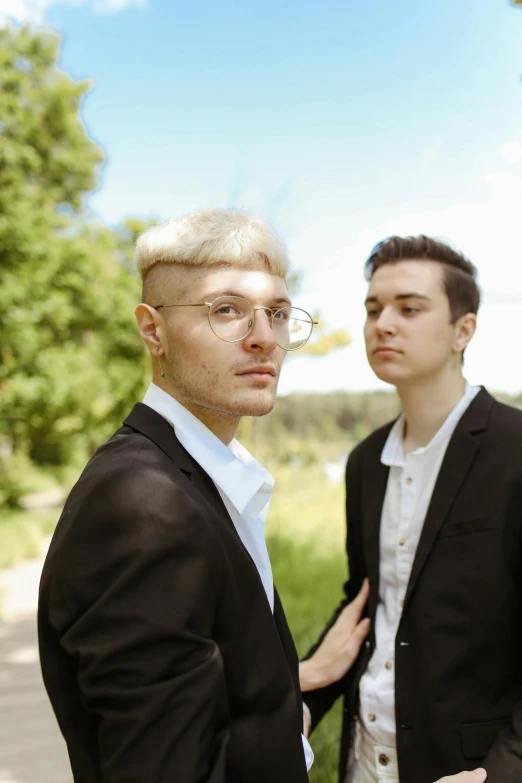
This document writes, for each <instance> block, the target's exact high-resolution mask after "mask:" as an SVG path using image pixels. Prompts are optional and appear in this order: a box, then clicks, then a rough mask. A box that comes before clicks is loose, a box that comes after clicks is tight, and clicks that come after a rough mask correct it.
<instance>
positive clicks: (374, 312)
mask: <svg viewBox="0 0 522 783" xmlns="http://www.w3.org/2000/svg"><path fill="white" fill-rule="evenodd" d="M366 315H367V316H368V318H377V316H378V315H379V311H378V310H367V311H366Z"/></svg>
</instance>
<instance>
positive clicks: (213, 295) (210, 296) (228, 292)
mask: <svg viewBox="0 0 522 783" xmlns="http://www.w3.org/2000/svg"><path fill="white" fill-rule="evenodd" d="M220 296H238V297H239V298H240V299H247V297H246V296H244V295H243V294H240V293H239V291H234V290H233V289H225V290H223V289H221V290H219V291H208V292H207V293H206V294H203V296H202V299H203V300H204V301H206V302H212V301H213V300H214V299H218V298H219V297H220ZM247 301H248V299H247ZM272 302H273V304H276V305H277V304H279V305H281V304H286V305H291V304H292V302H291V301H290V299H288V297H286V296H276V297H274V298H273V299H272Z"/></svg>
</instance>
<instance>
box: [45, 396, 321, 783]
mask: <svg viewBox="0 0 522 783" xmlns="http://www.w3.org/2000/svg"><path fill="white" fill-rule="evenodd" d="M38 630H39V644H40V658H41V665H42V672H43V677H44V682H45V685H46V688H47V691H48V694H49V697H50V699H51V702H52V705H53V708H54V710H55V713H56V717H57V719H58V723H59V725H60V728H61V730H62V732H63V735H64V737H65V739H66V742H67V746H68V750H69V756H70V760H71V766H72V770H73V775H74V780H75V783H178V782H179V783H225V782H226V783H240V782H241V783H266V781H271V783H306V781H307V780H308V777H307V774H306V766H305V761H304V754H303V748H302V742H301V726H302V706H301V702H300V694H299V684H298V671H297V667H298V661H297V654H296V651H295V647H294V644H293V642H292V638H291V635H290V632H289V630H288V626H287V623H286V620H285V616H284V613H283V609H282V607H281V603H280V601H279V598H278V596H277V593H276V596H275V610H274V614H272V612H271V610H270V606H269V604H268V601H267V598H266V594H265V591H264V589H263V585H262V582H261V580H260V577H259V574H258V572H257V569H256V567H255V565H254V563H253V561H252V560H251V558H250V556H249V555H248V553H247V551H246V550H245V548H244V547H243V544H242V543H241V540H240V538H239V536H238V535H237V533H236V530H235V528H234V525H233V523H232V521H231V519H230V517H229V515H228V513H227V511H226V509H225V507H224V505H223V502H222V500H221V498H220V496H219V493H218V492H217V490H216V488H215V486H214V484H213V482H212V481H211V480H210V478H209V477H208V476H207V475H206V474H205V473H204V472H203V470H202V469H201V468H200V467H199V465H198V464H197V463H196V462H195V461H194V460H193V459H192V458H191V457H190V455H189V454H188V453H187V452H186V451H185V450H184V449H183V448H182V446H181V445H180V443H179V442H178V440H177V439H176V437H175V435H174V432H173V429H172V427H171V426H170V424H168V423H167V422H166V421H165V420H164V419H163V418H162V417H161V416H160V415H159V414H157V413H156V412H155V411H153V410H152V409H150V408H148V407H147V406H145V405H143V404H138V405H136V407H135V408H134V410H133V411H132V413H131V414H130V416H129V417H128V419H127V420H126V422H125V424H124V426H123V427H122V428H121V429H120V430H119V431H118V432H117V433H116V434H115V435H114V436H113V437H112V438H111V440H109V441H108V442H107V443H106V444H105V445H103V446H102V447H101V448H100V449H99V450H98V451H97V453H96V454H95V455H94V457H93V458H92V460H91V461H90V462H89V464H88V465H87V467H86V468H85V470H84V472H83V473H82V475H81V477H80V479H79V481H78V483H77V484H76V486H75V487H74V489H73V490H72V492H71V494H70V496H69V498H68V500H67V503H66V505H65V508H64V510H63V513H62V516H61V518H60V521H59V523H58V526H57V528H56V532H55V534H54V537H53V540H52V544H51V547H50V550H49V554H48V556H47V560H46V562H45V566H44V570H43V575H42V581H41V586H40V601H39V612H38Z"/></svg>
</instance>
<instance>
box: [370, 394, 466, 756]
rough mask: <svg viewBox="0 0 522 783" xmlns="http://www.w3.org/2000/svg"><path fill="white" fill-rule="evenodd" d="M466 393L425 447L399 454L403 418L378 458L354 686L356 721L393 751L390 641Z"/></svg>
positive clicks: (392, 654)
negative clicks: (367, 627) (372, 559)
mask: <svg viewBox="0 0 522 783" xmlns="http://www.w3.org/2000/svg"><path fill="white" fill-rule="evenodd" d="M479 390H480V389H479V387H478V386H471V385H470V384H469V383H466V391H465V393H464V396H463V397H462V398H461V400H460V401H459V402H458V403H457V405H456V406H455V408H454V409H453V410H452V411H451V413H450V414H449V416H448V417H447V419H446V421H445V422H444V424H443V425H442V427H441V428H440V429H439V431H438V432H437V434H436V435H435V436H434V437H433V438H432V440H431V441H430V442H429V443H428V445H427V446H424V447H423V448H419V449H415V451H411V452H410V453H408V454H406V455H405V454H404V450H403V432H404V417H403V416H400V418H399V419H398V420H397V421H396V422H395V424H394V425H393V427H392V429H391V431H390V434H389V436H388V438H387V440H386V443H385V446H384V449H383V451H382V454H381V462H382V463H383V464H384V465H389V466H390V472H389V475H388V483H387V486H386V494H385V497H384V503H383V508H382V514H381V528H380V563H379V602H378V605H377V612H376V616H375V636H376V646H375V651H374V653H373V655H372V658H371V660H370V662H369V664H368V668H367V669H366V672H365V673H364V675H363V676H362V678H361V682H360V686H359V687H360V707H359V718H360V721H361V723H362V725H363V726H364V728H365V729H366V731H367V732H368V734H369V735H370V737H371V739H372V740H373V742H374V743H376V744H380V745H386V746H388V747H392V748H394V747H396V736H395V732H396V727H395V637H396V635H397V630H398V627H399V622H400V619H401V614H402V606H403V603H404V597H405V595H406V589H407V587H408V581H409V578H410V573H411V569H412V566H413V560H414V558H415V552H416V550H417V545H418V543H419V538H420V535H421V532H422V528H423V525H424V519H425V517H426V512H427V510H428V506H429V504H430V500H431V496H432V494H433V489H434V487H435V482H436V480H437V476H438V474H439V471H440V467H441V465H442V460H443V459H444V454H445V453H446V449H447V447H448V444H449V442H450V439H451V436H452V435H453V432H454V430H455V427H456V426H457V424H458V422H459V420H460V418H461V416H462V415H463V413H464V411H465V410H466V408H467V407H468V405H469V404H470V402H471V401H472V400H473V398H474V397H475V395H476V394H477V393H478V392H479Z"/></svg>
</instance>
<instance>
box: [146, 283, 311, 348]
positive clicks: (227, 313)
mask: <svg viewBox="0 0 522 783" xmlns="http://www.w3.org/2000/svg"><path fill="white" fill-rule="evenodd" d="M204 305H206V307H208V322H209V325H210V328H211V329H212V331H213V332H214V334H215V335H216V337H219V339H220V340H223V341H224V342H226V343H239V342H241V340H244V339H245V337H248V335H249V334H250V332H251V331H252V329H253V328H254V326H255V323H256V312H257V311H258V310H264V311H265V312H266V313H267V315H268V316H269V317H270V326H271V327H272V331H273V332H274V336H275V338H276V342H277V345H278V346H279V347H280V348H282V349H283V350H284V351H298V350H299V348H302V347H303V345H304V344H305V343H306V342H308V340H309V338H310V335H311V334H312V329H313V328H314V325H316V324H317V321H314V320H313V318H312V316H311V315H310V313H307V312H306V310H301V309H300V308H299V307H278V308H271V307H254V306H253V305H252V304H250V302H249V301H248V300H247V299H243V298H242V297H241V296H218V298H217V299H214V300H213V301H212V302H197V303H195V304H174V305H157V306H156V307H154V309H155V310H159V309H160V308H162V307H203V306H204Z"/></svg>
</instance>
